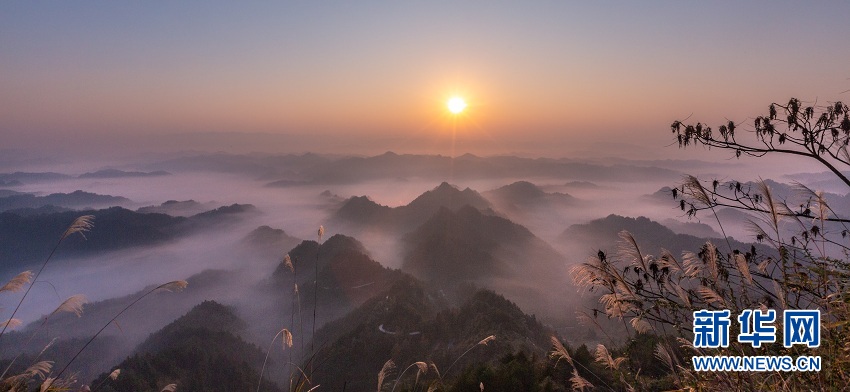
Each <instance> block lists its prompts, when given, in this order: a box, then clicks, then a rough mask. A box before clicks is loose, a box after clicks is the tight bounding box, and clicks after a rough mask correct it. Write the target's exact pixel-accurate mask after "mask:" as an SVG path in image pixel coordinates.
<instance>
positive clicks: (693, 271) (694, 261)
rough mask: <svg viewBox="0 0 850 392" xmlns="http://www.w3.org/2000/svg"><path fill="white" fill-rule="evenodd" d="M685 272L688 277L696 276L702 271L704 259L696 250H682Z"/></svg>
mask: <svg viewBox="0 0 850 392" xmlns="http://www.w3.org/2000/svg"><path fill="white" fill-rule="evenodd" d="M682 260H683V266H684V271H683V272H684V274H685V277H686V278H694V277H696V276H697V275H699V272H700V271H702V259H700V257H699V255H697V254H696V253H694V252H682Z"/></svg>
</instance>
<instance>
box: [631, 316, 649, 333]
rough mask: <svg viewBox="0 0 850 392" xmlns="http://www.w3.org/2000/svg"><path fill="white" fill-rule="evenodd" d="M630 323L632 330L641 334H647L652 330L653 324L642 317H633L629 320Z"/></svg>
mask: <svg viewBox="0 0 850 392" xmlns="http://www.w3.org/2000/svg"><path fill="white" fill-rule="evenodd" d="M629 323H631V324H632V328H634V329H635V331H638V332H639V333H647V332H649V331H651V330H652V324H650V323H649V321H646V319H644V318H643V317H640V316H638V317H632V319H631V320H629Z"/></svg>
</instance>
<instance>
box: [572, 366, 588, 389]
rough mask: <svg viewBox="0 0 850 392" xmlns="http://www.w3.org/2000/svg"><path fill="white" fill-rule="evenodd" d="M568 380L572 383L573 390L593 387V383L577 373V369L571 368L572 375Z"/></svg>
mask: <svg viewBox="0 0 850 392" xmlns="http://www.w3.org/2000/svg"><path fill="white" fill-rule="evenodd" d="M570 382H571V383H572V384H573V390H574V391H584V390H585V389H593V384H591V383H590V381H587V380H586V379H585V378H584V377H582V376H580V375H579V374H578V369H576V368H573V376H572V377H570Z"/></svg>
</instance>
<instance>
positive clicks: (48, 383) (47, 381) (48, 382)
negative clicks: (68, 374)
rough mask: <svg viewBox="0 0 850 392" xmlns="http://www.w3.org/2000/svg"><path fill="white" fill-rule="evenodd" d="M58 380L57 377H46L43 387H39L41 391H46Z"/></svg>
mask: <svg viewBox="0 0 850 392" xmlns="http://www.w3.org/2000/svg"><path fill="white" fill-rule="evenodd" d="M55 381H56V377H48V378H46V379H44V382H43V383H41V387H40V388H39V389H38V391H39V392H45V391H47V389H48V388H50V386H51V385H53V383H54V382H55Z"/></svg>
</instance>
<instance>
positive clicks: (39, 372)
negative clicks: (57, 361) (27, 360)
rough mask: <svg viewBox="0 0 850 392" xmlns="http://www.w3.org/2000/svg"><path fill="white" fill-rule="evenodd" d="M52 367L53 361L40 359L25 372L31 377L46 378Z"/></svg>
mask: <svg viewBox="0 0 850 392" xmlns="http://www.w3.org/2000/svg"><path fill="white" fill-rule="evenodd" d="M50 369H53V361H40V362H36V363H34V364H32V366H30V367H28V368H27V370H25V371H24V374H26V375H27V376H28V377H29V378H32V377H38V378H44V377H45V376H47V375H48V374H49V373H50Z"/></svg>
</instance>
